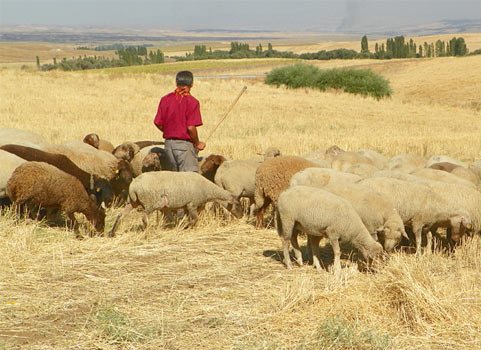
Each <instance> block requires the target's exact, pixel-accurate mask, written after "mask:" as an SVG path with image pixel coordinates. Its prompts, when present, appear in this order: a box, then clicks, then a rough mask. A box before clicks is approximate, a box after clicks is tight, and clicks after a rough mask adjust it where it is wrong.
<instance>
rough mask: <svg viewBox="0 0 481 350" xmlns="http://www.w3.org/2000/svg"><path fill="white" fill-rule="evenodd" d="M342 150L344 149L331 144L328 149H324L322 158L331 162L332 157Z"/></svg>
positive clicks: (342, 151)
mask: <svg viewBox="0 0 481 350" xmlns="http://www.w3.org/2000/svg"><path fill="white" fill-rule="evenodd" d="M344 152H346V151H344V150H343V149H342V148H340V147H338V146H337V145H333V146H331V147H329V148H328V149H326V151H325V152H324V159H326V160H328V161H329V162H332V160H333V159H334V158H336V157H337V156H339V155H340V154H342V153H344Z"/></svg>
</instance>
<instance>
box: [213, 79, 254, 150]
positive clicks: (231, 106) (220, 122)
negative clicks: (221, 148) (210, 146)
mask: <svg viewBox="0 0 481 350" xmlns="http://www.w3.org/2000/svg"><path fill="white" fill-rule="evenodd" d="M246 90H247V86H244V87H243V88H242V90H241V92H240V93H239V95H238V96H237V98H236V99H235V100H234V102H232V104H231V105H230V107H229V109H228V110H227V112H226V113H225V114H224V116H223V117H222V119H221V120H220V121H219V122H218V123H217V125H216V126H215V128H214V130H212V131H211V132H210V134H209V136H207V138H206V139H205V142H206V143H207V141H209V139H210V137H211V136H212V134H213V133H214V132H215V131H216V130H217V128H218V127H219V125H220V124H222V122H223V121H224V120H225V118H227V115H228V114H229V113H230V111H232V109H233V108H234V106H235V104H236V103H237V101H239V99H240V98H241V96H242V94H243V93H244V92H246Z"/></svg>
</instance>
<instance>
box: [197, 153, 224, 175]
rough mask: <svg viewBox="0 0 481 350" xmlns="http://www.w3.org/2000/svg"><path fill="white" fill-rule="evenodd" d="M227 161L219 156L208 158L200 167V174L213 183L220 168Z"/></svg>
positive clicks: (213, 155) (212, 155) (214, 155)
mask: <svg viewBox="0 0 481 350" xmlns="http://www.w3.org/2000/svg"><path fill="white" fill-rule="evenodd" d="M225 161H226V159H225V157H223V156H221V155H219V154H211V155H210V156H208V157H207V158H206V159H205V160H204V162H203V163H202V165H201V167H200V173H201V174H202V175H203V176H204V177H206V178H208V179H209V180H211V181H214V176H215V173H216V172H217V169H218V168H219V166H220V165H221V164H222V163H224V162H225Z"/></svg>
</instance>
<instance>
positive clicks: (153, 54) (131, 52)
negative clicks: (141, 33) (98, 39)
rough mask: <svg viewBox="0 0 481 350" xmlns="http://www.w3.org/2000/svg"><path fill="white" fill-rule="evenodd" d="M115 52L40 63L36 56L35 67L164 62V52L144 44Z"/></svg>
mask: <svg viewBox="0 0 481 350" xmlns="http://www.w3.org/2000/svg"><path fill="white" fill-rule="evenodd" d="M115 54H116V55H117V58H108V57H105V56H96V55H95V56H86V55H84V56H83V57H82V56H78V57H72V58H70V59H67V58H63V59H62V60H60V61H58V60H57V59H56V58H54V59H53V63H47V64H43V65H41V64H40V58H39V57H38V56H37V67H38V68H39V69H41V70H43V71H48V70H54V69H61V70H65V71H74V70H86V69H103V68H113V67H125V66H136V65H143V64H157V63H164V62H165V57H164V53H163V52H162V51H160V50H159V49H157V50H156V51H154V50H150V51H149V50H147V47H145V46H127V47H124V48H120V49H118V50H117V51H116V52H115Z"/></svg>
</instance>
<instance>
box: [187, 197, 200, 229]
mask: <svg viewBox="0 0 481 350" xmlns="http://www.w3.org/2000/svg"><path fill="white" fill-rule="evenodd" d="M187 212H188V213H189V225H188V227H189V228H192V227H194V225H195V224H196V222H197V217H198V214H197V207H195V206H194V205H193V204H191V203H189V204H187Z"/></svg>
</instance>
